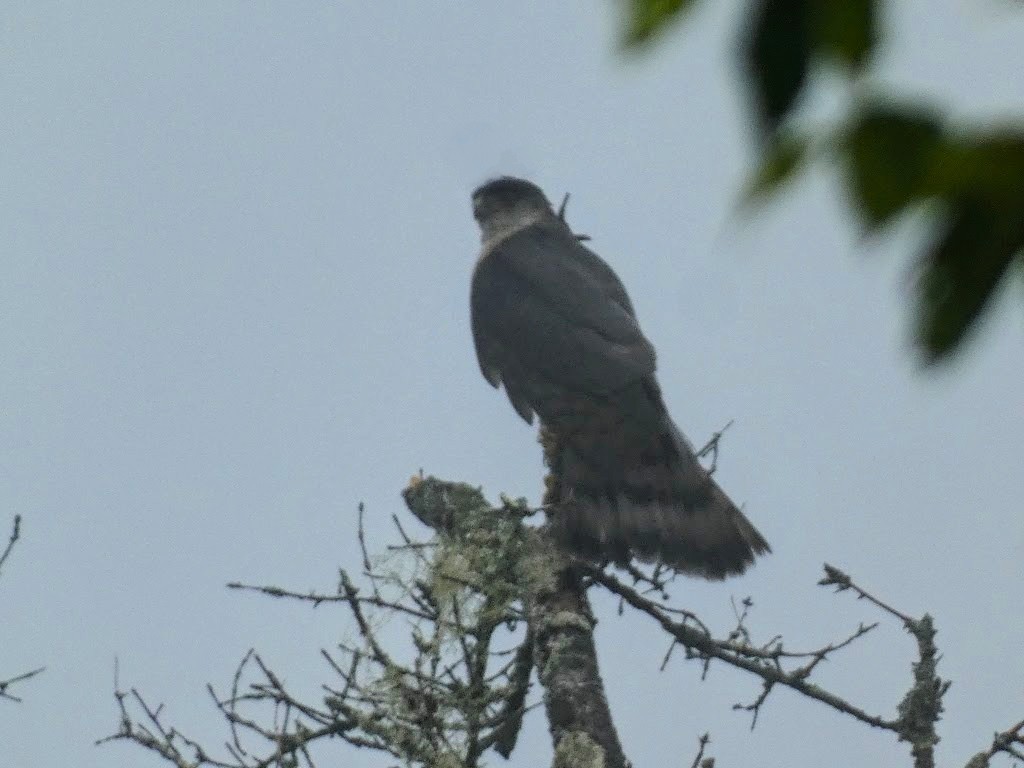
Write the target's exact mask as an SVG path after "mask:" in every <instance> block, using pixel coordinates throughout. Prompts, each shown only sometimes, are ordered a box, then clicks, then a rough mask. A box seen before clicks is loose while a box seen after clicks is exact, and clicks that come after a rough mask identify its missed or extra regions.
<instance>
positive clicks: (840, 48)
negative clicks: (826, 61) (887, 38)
mask: <svg viewBox="0 0 1024 768" xmlns="http://www.w3.org/2000/svg"><path fill="white" fill-rule="evenodd" d="M812 2H813V5H812V10H811V24H812V28H813V34H814V45H815V48H816V49H818V50H819V51H820V52H821V53H825V54H828V55H831V56H833V57H835V58H836V59H837V60H838V61H840V62H842V63H843V64H846V65H847V66H849V67H850V68H851V69H853V70H857V69H859V68H860V67H861V66H863V65H864V64H865V63H866V62H867V60H868V58H869V57H870V55H871V52H872V50H874V47H875V43H876V42H877V39H878V27H877V14H876V11H877V9H876V4H875V0H812Z"/></svg>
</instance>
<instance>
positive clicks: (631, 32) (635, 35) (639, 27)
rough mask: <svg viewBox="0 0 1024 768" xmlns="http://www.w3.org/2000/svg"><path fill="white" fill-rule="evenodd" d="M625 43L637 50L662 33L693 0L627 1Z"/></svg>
mask: <svg viewBox="0 0 1024 768" xmlns="http://www.w3.org/2000/svg"><path fill="white" fill-rule="evenodd" d="M628 4H629V11H628V18H627V20H626V38H625V43H626V46H627V47H629V48H637V47H639V46H641V45H643V44H645V43H647V42H649V41H650V40H651V38H652V37H654V36H655V35H657V34H659V33H661V32H663V31H664V30H665V28H666V27H668V26H669V25H670V24H671V23H672V22H673V21H675V20H676V19H677V18H678V17H680V16H681V15H682V13H683V11H686V10H687V9H688V8H689V7H690V6H691V5H692V4H693V0H628Z"/></svg>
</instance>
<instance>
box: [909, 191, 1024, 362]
mask: <svg viewBox="0 0 1024 768" xmlns="http://www.w3.org/2000/svg"><path fill="white" fill-rule="evenodd" d="M1022 191H1024V190H1018V193H1017V195H1016V197H1001V198H996V197H980V196H979V197H967V198H962V199H960V200H957V201H955V202H954V203H952V207H951V209H950V211H949V214H948V219H947V222H946V224H945V226H944V227H943V230H944V231H943V232H942V234H941V235H940V236H939V238H938V239H937V241H936V243H935V244H934V245H933V247H932V248H931V249H930V250H929V251H928V252H927V253H925V254H924V256H923V258H922V264H921V273H920V279H919V285H918V287H919V294H918V313H917V314H918V317H917V342H918V344H919V346H920V347H921V351H922V352H923V354H924V357H925V361H926V362H927V363H929V364H934V363H936V362H938V361H940V360H942V359H946V358H948V357H949V355H950V354H951V353H953V352H955V351H956V350H957V349H958V348H959V346H960V344H961V342H962V341H963V340H964V338H965V336H966V334H967V333H968V332H969V331H970V330H971V329H972V328H973V327H974V325H975V323H976V322H977V320H978V318H979V317H981V315H982V313H983V311H984V310H985V308H986V306H987V305H988V304H989V303H990V301H991V298H992V295H993V292H994V291H995V289H996V287H997V286H998V285H999V283H1000V281H1001V280H1002V278H1003V276H1004V275H1005V274H1006V273H1007V271H1008V270H1009V269H1010V267H1011V265H1012V264H1013V263H1014V261H1015V260H1019V259H1020V258H1021V255H1020V253H1021V249H1022V248H1024V194H1021V192H1022Z"/></svg>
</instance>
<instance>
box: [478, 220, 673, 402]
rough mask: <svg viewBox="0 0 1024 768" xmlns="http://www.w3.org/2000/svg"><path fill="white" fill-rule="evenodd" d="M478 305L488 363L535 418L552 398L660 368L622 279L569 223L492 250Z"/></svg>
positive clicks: (525, 233)
mask: <svg viewBox="0 0 1024 768" xmlns="http://www.w3.org/2000/svg"><path fill="white" fill-rule="evenodd" d="M471 309H472V324H473V338H474V342H475V344H476V351H477V358H478V360H479V363H480V369H481V371H482V372H483V375H484V377H485V378H486V379H487V380H488V381H489V382H490V383H491V384H492V385H494V386H498V384H499V383H501V384H504V386H505V390H506V392H507V393H508V396H509V399H510V400H511V401H512V405H513V406H514V407H515V409H516V411H518V412H519V414H520V415H521V416H522V417H523V418H524V419H526V420H527V421H531V418H532V412H533V411H537V412H538V413H541V415H542V416H543V414H544V410H545V405H546V403H547V401H548V400H549V399H550V398H558V397H564V396H566V395H569V396H574V395H598V396H601V395H607V394H609V393H611V392H614V391H616V390H619V389H621V388H623V387H624V386H626V385H628V384H630V383H632V382H635V381H637V380H639V379H642V378H644V377H645V376H648V375H649V374H651V373H653V371H654V368H655V357H654V349H653V348H652V347H651V345H650V343H649V342H648V341H647V339H646V338H644V336H643V333H642V332H641V331H640V327H639V326H638V324H637V322H636V318H635V317H634V316H633V307H632V305H631V303H630V301H629V297H628V296H627V295H626V291H625V289H624V288H623V287H622V283H621V282H620V281H619V280H618V278H617V277H616V276H615V273H614V272H613V271H612V270H611V268H610V267H609V266H608V265H607V264H605V263H604V262H603V261H601V259H600V258H599V257H598V256H597V255H596V254H594V253H592V252H591V251H589V250H587V249H586V248H584V247H583V246H582V245H580V244H579V243H578V241H577V240H576V239H575V238H574V237H573V236H572V234H571V233H570V232H569V231H568V229H566V228H564V227H558V228H555V227H551V226H545V225H534V226H532V227H527V228H525V229H523V230H521V231H520V232H517V233H516V234H515V235H512V236H511V237H509V238H507V239H506V240H504V241H502V242H501V243H499V244H498V245H497V246H496V247H495V248H493V249H492V250H491V251H489V252H488V253H486V254H485V255H484V256H483V257H482V258H481V259H480V261H479V262H478V264H477V267H476V270H475V271H474V273H473V287H472V295H471Z"/></svg>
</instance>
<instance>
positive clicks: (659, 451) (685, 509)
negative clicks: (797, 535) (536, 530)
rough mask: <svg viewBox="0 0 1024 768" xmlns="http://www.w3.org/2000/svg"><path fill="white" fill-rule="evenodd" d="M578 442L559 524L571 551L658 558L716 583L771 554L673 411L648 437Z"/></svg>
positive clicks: (562, 467)
mask: <svg viewBox="0 0 1024 768" xmlns="http://www.w3.org/2000/svg"><path fill="white" fill-rule="evenodd" d="M575 437H576V439H574V440H572V441H571V442H568V443H563V444H562V445H561V451H560V456H559V461H558V465H559V466H558V470H559V486H560V493H559V496H560V499H559V501H560V502H561V503H560V504H559V510H558V513H557V515H556V516H555V520H554V525H555V530H556V532H557V533H558V534H559V535H560V537H561V538H562V540H563V541H564V542H565V544H566V545H567V546H568V547H570V548H571V549H573V550H575V551H577V552H579V553H580V554H582V555H584V556H589V557H594V558H596V559H611V560H612V561H615V562H618V563H625V562H628V560H629V558H630V557H631V556H635V557H637V558H639V559H641V560H644V561H658V562H661V563H663V564H665V565H667V566H669V567H671V568H674V569H675V570H677V571H681V572H684V573H689V574H694V575H699V576H703V577H705V578H708V579H723V578H725V577H726V576H730V575H734V574H740V573H743V572H744V571H745V570H746V569H747V568H748V567H749V566H750V565H751V564H752V563H753V562H754V558H755V557H756V556H757V555H760V554H764V553H767V552H770V551H771V549H770V547H769V546H768V542H767V541H766V540H765V539H764V537H763V536H762V535H761V534H760V533H759V532H758V531H757V529H756V528H755V527H754V526H753V525H752V524H751V523H750V521H749V520H747V518H746V517H745V516H744V515H743V513H742V512H741V511H740V510H739V509H738V508H737V507H736V505H735V504H733V502H732V501H731V500H730V499H729V497H728V496H727V495H726V494H725V492H724V491H723V490H722V489H721V488H720V487H719V486H718V484H717V483H716V482H715V481H714V479H713V478H712V477H711V475H710V474H708V472H707V471H706V470H705V469H704V468H703V467H702V466H701V465H700V463H699V462H698V460H697V458H696V456H695V455H694V453H693V451H692V449H691V448H690V447H689V445H688V444H687V443H686V440H685V438H683V436H682V434H681V433H680V432H679V430H678V429H677V428H676V426H675V425H674V424H673V423H672V421H671V420H670V419H669V417H668V416H667V414H665V415H664V417H663V422H662V425H661V429H659V430H656V431H654V432H653V433H648V436H647V437H646V439H641V440H636V439H631V440H625V439H623V438H622V436H621V435H619V436H617V438H616V439H615V440H613V441H612V442H613V443H615V444H614V445H608V443H607V441H608V436H607V433H604V434H603V435H602V436H601V437H603V438H604V439H603V440H597V441H594V440H581V439H579V438H580V437H581V436H580V435H579V434H577V435H575ZM634 437H635V436H634ZM602 444H603V445H607V449H606V450H604V451H603V452H602ZM581 445H584V446H585V450H581V449H580V446H581Z"/></svg>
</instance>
